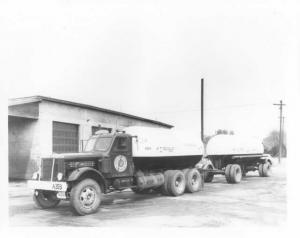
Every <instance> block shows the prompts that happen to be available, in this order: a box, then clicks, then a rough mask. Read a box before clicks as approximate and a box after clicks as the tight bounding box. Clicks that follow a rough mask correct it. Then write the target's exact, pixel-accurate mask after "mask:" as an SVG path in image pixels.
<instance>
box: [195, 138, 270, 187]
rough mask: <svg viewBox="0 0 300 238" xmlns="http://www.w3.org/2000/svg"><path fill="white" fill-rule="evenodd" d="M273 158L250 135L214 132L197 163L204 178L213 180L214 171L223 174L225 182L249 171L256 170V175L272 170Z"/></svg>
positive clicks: (240, 178)
mask: <svg viewBox="0 0 300 238" xmlns="http://www.w3.org/2000/svg"><path fill="white" fill-rule="evenodd" d="M272 164H273V162H272V158H271V156H270V155H268V154H264V147H263V144H262V143H261V142H260V141H259V140H257V139H255V138H249V137H241V136H237V135H216V136H214V137H213V138H211V139H210V140H209V141H208V143H207V146H206V155H205V156H204V158H203V159H202V160H201V161H200V162H199V164H198V165H197V167H198V168H199V169H202V170H203V171H204V174H203V177H204V181H205V182H212V181H213V178H214V175H216V174H222V175H225V178H226V181H227V182H228V183H239V182H240V181H241V180H242V178H243V177H245V176H246V174H247V172H249V171H258V174H259V176H261V177H269V176H271V173H272V170H271V168H272Z"/></svg>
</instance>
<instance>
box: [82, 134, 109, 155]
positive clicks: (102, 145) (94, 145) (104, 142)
mask: <svg viewBox="0 0 300 238" xmlns="http://www.w3.org/2000/svg"><path fill="white" fill-rule="evenodd" d="M111 141H112V138H111V137H92V138H90V139H89V140H88V142H87V144H86V146H85V148H84V151H85V152H91V151H106V150H107V149H108V147H109V146H110V144H111Z"/></svg>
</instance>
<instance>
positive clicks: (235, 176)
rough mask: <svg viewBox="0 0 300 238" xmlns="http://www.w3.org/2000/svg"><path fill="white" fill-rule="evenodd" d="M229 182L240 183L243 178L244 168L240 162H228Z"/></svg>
mask: <svg viewBox="0 0 300 238" xmlns="http://www.w3.org/2000/svg"><path fill="white" fill-rule="evenodd" d="M225 178H226V181H227V183H239V182H241V180H242V169H241V166H240V165H238V164H228V165H227V166H226V168H225Z"/></svg>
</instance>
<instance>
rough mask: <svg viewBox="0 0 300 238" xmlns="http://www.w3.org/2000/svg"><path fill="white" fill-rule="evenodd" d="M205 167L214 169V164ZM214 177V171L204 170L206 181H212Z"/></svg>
mask: <svg viewBox="0 0 300 238" xmlns="http://www.w3.org/2000/svg"><path fill="white" fill-rule="evenodd" d="M204 169H213V167H212V165H210V164H208V165H205V166H204ZM213 179H214V174H213V173H212V172H204V182H205V183H210V182H212V181H213Z"/></svg>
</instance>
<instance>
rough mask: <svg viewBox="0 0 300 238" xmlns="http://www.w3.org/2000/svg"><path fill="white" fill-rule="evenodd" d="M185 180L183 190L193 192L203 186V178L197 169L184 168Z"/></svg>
mask: <svg viewBox="0 0 300 238" xmlns="http://www.w3.org/2000/svg"><path fill="white" fill-rule="evenodd" d="M183 173H184V176H185V181H186V186H185V191H186V192H188V193H194V192H198V191H200V190H201V188H202V187H203V179H202V176H201V174H200V173H199V171H198V170H197V169H185V170H184V171H183Z"/></svg>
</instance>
